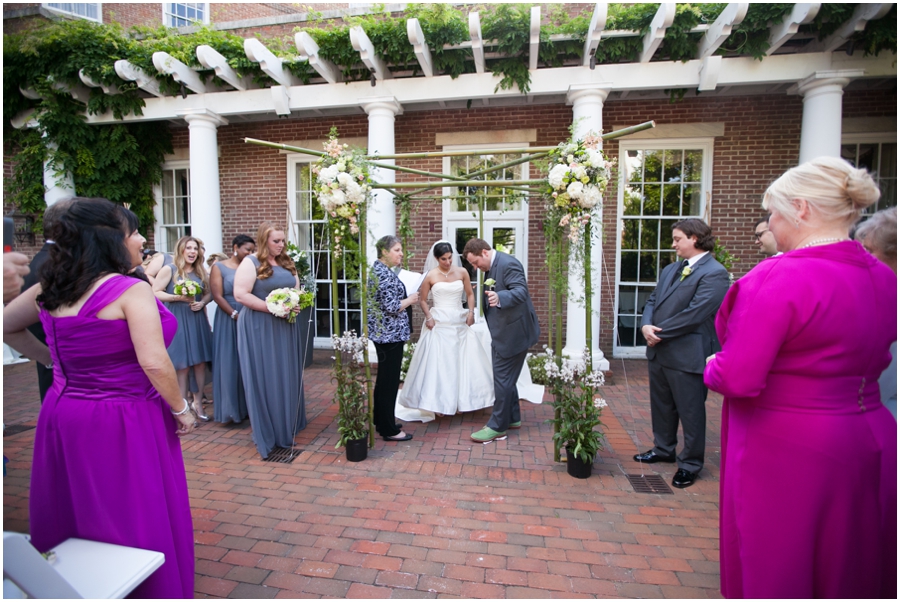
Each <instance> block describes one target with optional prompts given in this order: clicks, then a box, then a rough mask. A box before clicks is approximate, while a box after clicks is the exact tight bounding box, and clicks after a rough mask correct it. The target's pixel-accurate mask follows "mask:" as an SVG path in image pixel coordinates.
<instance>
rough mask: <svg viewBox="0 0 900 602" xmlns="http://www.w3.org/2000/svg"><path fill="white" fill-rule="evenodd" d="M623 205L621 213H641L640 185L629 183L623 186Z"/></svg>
mask: <svg viewBox="0 0 900 602" xmlns="http://www.w3.org/2000/svg"><path fill="white" fill-rule="evenodd" d="M624 197H625V201H624V203H625V207H624V211H623V212H622V213H623V215H640V214H641V185H640V184H637V185H634V184H629V185H628V186H626V187H625V194H624Z"/></svg>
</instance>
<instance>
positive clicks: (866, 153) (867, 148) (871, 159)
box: [856, 144, 878, 173]
mask: <svg viewBox="0 0 900 602" xmlns="http://www.w3.org/2000/svg"><path fill="white" fill-rule="evenodd" d="M877 152H878V145H877V144H860V145H859V151H858V153H859V158H858V159H857V164H856V167H858V168H860V169H866V170H867V171H868V172H869V173H872V172H874V171H875V167H876V166H877V165H878V161H877V159H878V157H876V154H877Z"/></svg>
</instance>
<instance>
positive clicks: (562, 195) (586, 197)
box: [544, 126, 615, 460]
mask: <svg viewBox="0 0 900 602" xmlns="http://www.w3.org/2000/svg"><path fill="white" fill-rule="evenodd" d="M573 128H574V126H573ZM602 142H603V137H601V136H599V135H597V134H595V133H588V134H587V135H586V136H584V137H583V138H580V139H579V138H576V137H575V136H574V131H573V136H572V137H571V138H570V139H569V140H567V141H565V142H561V143H560V144H559V145H557V147H556V148H555V149H553V150H551V151H550V152H549V155H548V157H549V166H548V170H549V173H548V175H547V185H546V187H545V189H544V195H545V199H546V203H545V206H546V214H545V218H544V239H545V241H546V242H545V244H546V254H545V261H546V264H547V271H548V274H549V280H550V282H549V284H550V306H551V308H555V310H556V311H555V314H556V316H557V318H556V324H553V323H551V324H550V329H549V330H550V342H551V344H555V346H556V347H557V348H558V349H559V348H561V347H562V313H563V306H564V305H565V302H566V300H567V299H568V295H569V290H568V288H569V287H568V273H569V271H570V268H572V272H573V273H580V275H581V277H582V278H583V282H584V298H583V299H581V301H582V302H583V303H584V308H585V326H586V343H587V347H588V348H589V349H592V348H593V341H592V336H591V322H592V320H591V313H592V308H591V294H592V292H591V285H592V280H593V278H592V271H591V248H592V246H593V244H594V239H595V237H596V235H597V230H596V228H595V227H594V224H595V222H596V220H594V219H593V218H594V216H596V215H599V213H600V209H601V208H602V205H603V195H604V194H605V193H606V187H607V185H608V184H609V181H610V179H611V178H612V172H613V168H614V167H615V162H613V161H610V160H609V159H608V158H607V157H606V155H605V154H604V153H603V151H602V150H601V146H602ZM570 259H571V260H572V261H571V263H570ZM554 332H555V334H556V341H555V343H554V341H553V334H554ZM554 361H555V365H556V366H557V367H558V368H559V369H560V370H562V369H563V368H564V367H565V365H566V364H567V363H571V361H572V360H568V362H565V361H563V360H562V358H558V357H557V358H555V360H554ZM583 369H584V370H585V371H586V372H585V374H586V375H590V373H591V361H590V359H588V360H586V361H585V364H584V368H583ZM585 378H587V376H585ZM551 380H552V378H551ZM551 389H552V390H554V391H558V392H559V394H558V395H557V394H556V393H554V394H555V395H557V402H559V399H560V397H559V396H563V397H566V398H568V397H571V396H573V395H576V393H575V391H576V390H582V391H583V390H584V388H583V387H582V386H581V384H579V383H578V382H574V381H573V382H569V381H568V380H566V379H563V380H562V381H558V386H552V385H551ZM563 391H568V393H563ZM563 407H565V406H564V404H563V405H557V406H556V412H555V416H554V419H553V421H552V422H553V426H554V453H553V456H554V459H556V460H559V459H560V455H559V450H560V447H559V446H560V443H563V444H568V441H569V440H568V438H567V437H560V434H561V433H560V431H559V430H558V429H559V428H560V427H561V426H562V425H563V424H566V421H565V420H564V419H563V418H562V417H561V411H562V408H563ZM576 447H577V444H576ZM595 451H596V450H595ZM592 457H593V456H592Z"/></svg>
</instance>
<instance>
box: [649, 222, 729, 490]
mask: <svg viewBox="0 0 900 602" xmlns="http://www.w3.org/2000/svg"><path fill="white" fill-rule="evenodd" d="M715 244H716V239H715V238H714V237H713V235H712V230H710V228H709V226H707V225H706V224H705V223H704V222H703V221H701V220H699V219H686V220H683V221H680V222H678V223H676V224H675V225H674V226H672V248H674V249H675V252H676V254H677V255H678V257H679V258H680V259H681V261H676V262H674V263H671V264H669V265H667V266H666V267H665V268H664V269H663V271H662V274H660V277H659V282H658V283H657V285H656V290H655V291H653V294H651V295H650V298H649V299H648V300H647V304H646V305H645V306H644V313H643V317H642V319H641V333H642V334H643V335H644V338H645V339H646V341H647V359H648V360H649V361H648V365H649V369H650V417H651V422H652V425H653V443H654V446H653V449H651V450H650V451H647V452H644V453H642V454H637V455H636V456H635V457H634V459H635V460H636V461H639V462H647V463H653V462H675V461H676V457H675V444H676V442H677V438H678V421H679V420H681V426H682V429H683V431H684V449H682V450H681V453H680V454H678V458H677V460H678V471H677V472H676V473H675V477H674V478H673V479H672V485H674V486H675V487H679V488H684V487H690V486H691V485H693V484H694V481H695V480H696V479H697V475H698V473H699V472H700V470H701V469H702V468H703V455H704V452H705V449H706V405H705V404H706V394H707V389H706V385H704V384H703V369H704V368H705V367H706V358H707V357H708V356H710V355H712V354H713V353H715V352H717V351H719V349H720V347H719V340H718V338H717V337H716V330H715V315H716V312H717V311H718V310H719V306H720V305H721V304H722V299H724V298H725V293H726V292H727V291H728V286H729V276H728V272H727V271H726V270H725V268H724V267H722V264H720V263H719V262H718V261H716V260H715V259H714V258H713V256H712V254H711V253H710V251H712V250H713V248H714V247H715Z"/></svg>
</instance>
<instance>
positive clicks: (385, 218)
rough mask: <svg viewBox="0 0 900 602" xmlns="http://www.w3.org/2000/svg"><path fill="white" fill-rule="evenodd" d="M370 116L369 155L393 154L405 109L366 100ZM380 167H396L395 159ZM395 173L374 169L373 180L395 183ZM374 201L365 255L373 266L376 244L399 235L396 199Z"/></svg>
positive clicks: (380, 194)
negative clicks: (396, 123)
mask: <svg viewBox="0 0 900 602" xmlns="http://www.w3.org/2000/svg"><path fill="white" fill-rule="evenodd" d="M359 103H360V105H362V108H363V109H364V110H365V112H366V114H367V115H368V116H369V142H368V150H367V152H368V153H369V154H370V155H375V154H381V155H392V154H394V118H395V117H396V116H397V115H399V114H401V113H403V106H402V105H401V104H400V103H399V102H397V99H396V98H394V97H393V96H384V97H379V98H364V99H361V100H360V101H359ZM379 163H388V164H391V165H393V164H394V160H393V159H381V160H380V161H379ZM395 173H396V172H394V170H392V169H384V168H374V169H373V170H372V172H371V175H372V180H374V181H375V182H379V183H382V184H386V183H391V182H394V181H396V177H395ZM373 192H374V194H373V197H374V199H373V201H372V204H371V205H370V206H369V215H368V220H367V221H366V230H367V231H368V241H367V242H366V245H367V249H366V253H367V255H368V257H369V259H370V262H369V263H371V261H373V260H374V259H375V241H377V240H378V239H379V238H381V237H382V236H385V235H387V234H397V219H396V217H395V216H396V211H395V209H394V195H393V194H391V193H390V192H388V191H387V190H375V191H373Z"/></svg>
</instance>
